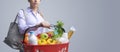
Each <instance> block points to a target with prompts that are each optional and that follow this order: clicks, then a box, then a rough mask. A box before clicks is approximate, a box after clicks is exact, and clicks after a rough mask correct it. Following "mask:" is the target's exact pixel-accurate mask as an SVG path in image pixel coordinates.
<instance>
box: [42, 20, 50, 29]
mask: <svg viewBox="0 0 120 52" xmlns="http://www.w3.org/2000/svg"><path fill="white" fill-rule="evenodd" d="M41 26H43V27H45V28H50V23H49V22H47V21H43V22H41Z"/></svg>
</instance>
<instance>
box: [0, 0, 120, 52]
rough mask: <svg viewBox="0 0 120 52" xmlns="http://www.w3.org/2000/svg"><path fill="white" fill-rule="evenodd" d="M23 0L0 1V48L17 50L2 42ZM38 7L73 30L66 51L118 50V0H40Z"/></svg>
mask: <svg viewBox="0 0 120 52" xmlns="http://www.w3.org/2000/svg"><path fill="white" fill-rule="evenodd" d="M28 6H29V3H28V2H27V0H1V1H0V47H1V48H0V52H18V51H17V50H13V49H11V48H10V47H8V46H7V45H6V44H4V43H3V40H4V38H5V37H6V36H7V31H8V28H9V24H10V22H12V21H13V20H14V18H15V16H16V14H17V12H18V11H19V10H20V9H25V8H27V7H28ZM40 11H42V12H43V15H44V16H45V19H46V20H48V21H49V22H50V23H52V24H55V23H56V21H57V20H62V21H63V22H64V24H65V25H64V27H65V29H66V31H67V32H68V31H69V28H70V27H71V26H74V27H75V28H76V32H75V33H74V35H73V36H72V38H71V40H70V46H69V52H120V0H42V2H41V4H40Z"/></svg>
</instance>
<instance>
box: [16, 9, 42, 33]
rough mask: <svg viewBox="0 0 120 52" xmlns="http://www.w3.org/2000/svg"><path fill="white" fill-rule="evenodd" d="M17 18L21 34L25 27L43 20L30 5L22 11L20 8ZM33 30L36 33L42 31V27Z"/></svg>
mask: <svg viewBox="0 0 120 52" xmlns="http://www.w3.org/2000/svg"><path fill="white" fill-rule="evenodd" d="M17 19H18V26H19V29H20V32H21V34H23V33H24V31H25V30H26V29H27V28H29V27H32V26H35V25H37V24H40V23H41V22H43V21H44V19H43V17H42V16H40V14H39V12H37V13H36V14H34V13H33V11H32V9H31V8H30V7H28V8H27V9H26V10H24V11H23V10H20V11H19V12H18V16H17ZM35 32H36V33H41V32H43V27H39V28H38V29H37V30H36V31H35Z"/></svg>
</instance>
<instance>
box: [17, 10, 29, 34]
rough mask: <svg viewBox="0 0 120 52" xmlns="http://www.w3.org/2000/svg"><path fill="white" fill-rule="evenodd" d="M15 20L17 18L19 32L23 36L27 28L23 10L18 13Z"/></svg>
mask: <svg viewBox="0 0 120 52" xmlns="http://www.w3.org/2000/svg"><path fill="white" fill-rule="evenodd" d="M17 18H18V26H19V29H20V32H21V34H23V33H24V31H25V30H26V29H27V28H28V26H27V24H26V20H25V15H24V13H23V10H20V11H19V12H18V16H17Z"/></svg>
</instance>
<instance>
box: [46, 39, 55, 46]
mask: <svg viewBox="0 0 120 52" xmlns="http://www.w3.org/2000/svg"><path fill="white" fill-rule="evenodd" d="M47 43H48V44H50V45H53V44H56V43H57V41H56V40H55V39H51V38H49V39H47Z"/></svg>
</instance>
